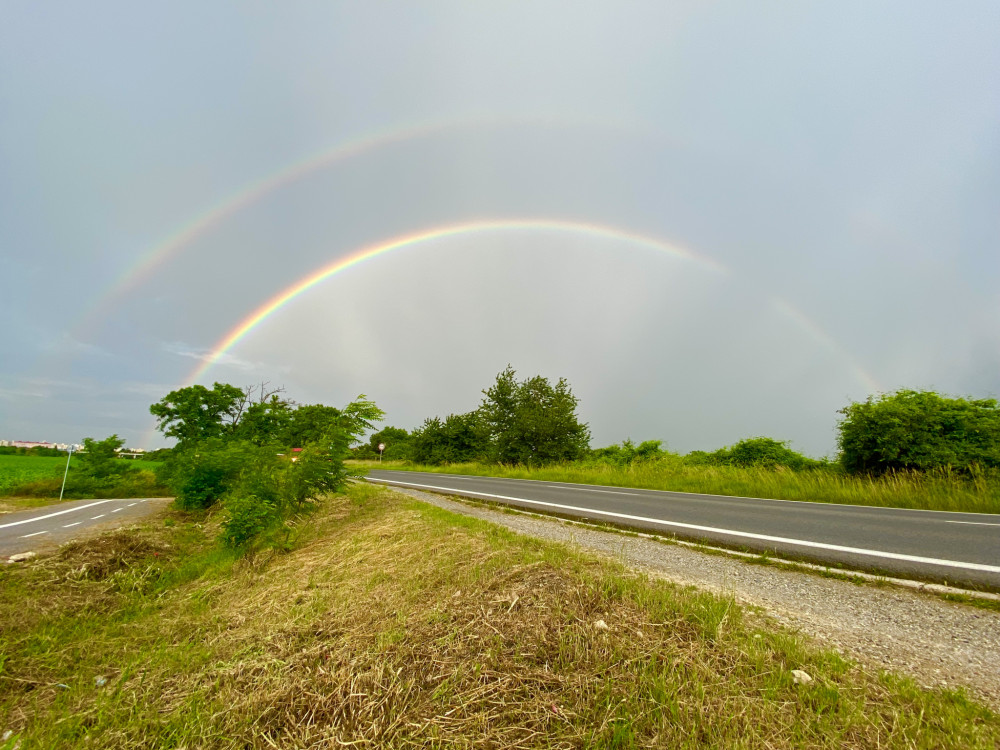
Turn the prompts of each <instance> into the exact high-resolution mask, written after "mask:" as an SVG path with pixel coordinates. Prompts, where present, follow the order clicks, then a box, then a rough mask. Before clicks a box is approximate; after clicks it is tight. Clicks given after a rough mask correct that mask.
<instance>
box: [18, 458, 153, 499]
mask: <svg viewBox="0 0 1000 750" xmlns="http://www.w3.org/2000/svg"><path fill="white" fill-rule="evenodd" d="M123 460H124V459H123ZM74 463H75V459H71V460H70V472H71V473H72V472H73V469H74ZM129 466H135V467H136V468H138V469H148V470H153V469H155V468H156V466H157V464H156V462H155V461H142V460H130V461H129ZM65 468H66V457H65V456H3V455H0V496H2V495H9V494H11V492H12V491H13V490H14V489H15V488H17V487H19V486H21V485H23V484H27V483H28V482H34V481H36V480H38V479H50V478H52V477H61V476H62V473H63V470H64V469H65Z"/></svg>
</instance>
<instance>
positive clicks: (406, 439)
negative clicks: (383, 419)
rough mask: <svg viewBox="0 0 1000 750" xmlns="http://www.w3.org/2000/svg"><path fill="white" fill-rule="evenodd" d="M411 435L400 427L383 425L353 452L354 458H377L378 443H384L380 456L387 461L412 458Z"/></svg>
mask: <svg viewBox="0 0 1000 750" xmlns="http://www.w3.org/2000/svg"><path fill="white" fill-rule="evenodd" d="M412 440H413V436H412V435H410V433H409V432H408V431H406V430H404V429H403V428H402V427H391V426H390V427H383V428H382V429H381V430H379V431H378V432H373V433H372V434H371V436H369V438H368V442H367V443H365V444H364V445H362V446H361V447H360V448H358V450H357V451H356V452H355V457H356V458H378V456H379V450H378V446H379V444H380V443H381V444H384V445H385V451H383V453H382V457H383V458H384V459H386V460H389V461H400V460H402V461H407V460H411V459H412V458H413V445H412Z"/></svg>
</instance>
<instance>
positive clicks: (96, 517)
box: [90, 513, 108, 521]
mask: <svg viewBox="0 0 1000 750" xmlns="http://www.w3.org/2000/svg"><path fill="white" fill-rule="evenodd" d="M106 515H108V514H107V513H101V515H99V516H94V517H93V518H91V519H90V520H91V521H96V520H97V519H98V518H104V517H105V516H106Z"/></svg>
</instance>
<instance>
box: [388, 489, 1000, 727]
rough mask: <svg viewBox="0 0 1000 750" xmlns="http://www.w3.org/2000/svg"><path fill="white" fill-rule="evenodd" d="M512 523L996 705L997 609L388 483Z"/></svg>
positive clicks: (999, 688) (999, 690) (879, 665)
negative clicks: (753, 561) (749, 607)
mask: <svg viewBox="0 0 1000 750" xmlns="http://www.w3.org/2000/svg"><path fill="white" fill-rule="evenodd" d="M387 489H391V491H393V492H400V493H402V494H405V495H409V496H410V497H413V498H416V499H418V500H422V501H424V502H427V503H431V504H433V505H436V506H438V507H440V508H444V509H446V510H450V511H453V512H455V513H461V514H463V515H467V516H473V517H476V518H480V519H483V520H486V521H490V522H492V523H496V524H498V525H500V526H504V527H506V528H508V529H510V530H512V531H515V532H518V533H521V534H526V535H529V536H533V537H538V538H541V539H547V540H551V541H556V542H563V543H568V544H571V545H574V546H576V547H579V548H580V549H583V550H587V551H590V552H595V553H598V554H602V555H605V556H607V557H611V558H614V559H615V560H617V561H619V562H621V563H623V564H625V565H628V566H630V567H632V568H636V569H639V570H642V571H644V572H646V573H648V574H650V575H653V576H657V577H659V578H664V579H667V580H670V581H673V582H675V583H678V584H682V585H693V586H697V587H699V588H702V589H708V590H711V591H714V592H717V593H721V594H725V595H728V596H732V597H734V598H735V599H736V600H737V601H739V602H741V603H743V604H749V605H752V606H756V607H760V608H761V609H763V610H764V611H765V612H766V613H767V614H769V615H770V616H772V617H773V618H775V619H776V620H778V621H779V622H781V623H783V624H785V625H788V626H790V627H791V628H793V629H794V630H797V631H799V632H800V633H802V634H803V635H806V636H809V637H811V638H813V639H815V640H816V641H818V642H819V643H821V644H823V645H827V646H832V647H834V648H836V649H838V650H839V651H840V652H842V653H843V654H844V655H846V656H850V657H851V658H853V659H855V660H857V661H858V662H859V663H861V664H863V665H865V666H867V667H869V668H871V669H875V670H881V669H885V670H891V671H893V672H897V673H901V674H907V675H909V676H911V677H913V678H914V679H916V680H917V682H919V683H920V684H922V685H925V686H927V687H948V688H965V689H967V690H968V691H969V692H970V694H972V695H973V696H975V697H977V698H979V699H980V700H982V701H984V702H985V703H986V704H988V705H990V706H991V707H992V708H994V709H995V710H1000V667H998V665H1000V613H998V612H994V611H990V610H981V609H976V608H974V607H970V606H967V605H963V604H958V603H953V602H948V601H945V600H942V599H940V598H938V597H935V596H931V595H927V594H921V593H918V592H914V591H908V590H905V589H900V588H897V587H894V586H875V585H858V584H855V583H851V582H849V581H844V580H840V579H835V578H825V577H822V576H819V575H815V574H811V573H805V572H800V571H797V570H787V569H783V568H779V567H773V566H762V565H754V564H751V563H746V562H742V561H740V560H738V559H734V558H731V557H728V556H723V555H715V554H708V553H705V552H700V551H697V550H694V549H691V548H689V547H684V546H680V545H675V544H664V543H661V542H657V541H653V540H650V539H644V538H641V537H633V536H626V535H623V534H618V533H614V532H605V531H600V530H596V529H588V528H583V527H580V526H578V525H571V524H568V523H565V522H563V521H561V520H559V519H547V518H538V517H534V516H529V515H523V514H515V513H510V512H503V511H500V510H496V509H493V508H489V507H485V506H481V505H476V504H472V503H464V502H456V501H453V500H448V499H446V498H444V497H442V496H440V495H432V494H430V493H427V492H420V491H417V490H411V489H406V488H400V487H392V488H387Z"/></svg>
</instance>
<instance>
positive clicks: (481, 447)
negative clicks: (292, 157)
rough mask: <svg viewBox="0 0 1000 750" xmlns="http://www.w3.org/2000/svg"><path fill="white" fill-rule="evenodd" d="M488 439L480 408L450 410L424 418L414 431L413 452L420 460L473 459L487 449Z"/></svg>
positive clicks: (422, 462)
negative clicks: (436, 415) (445, 414)
mask: <svg viewBox="0 0 1000 750" xmlns="http://www.w3.org/2000/svg"><path fill="white" fill-rule="evenodd" d="M485 442H486V441H485V439H484V435H483V432H482V426H481V423H480V420H479V414H478V413H477V412H469V413H468V414H449V415H448V416H447V417H446V418H445V419H444V421H442V420H441V419H439V418H438V417H431V418H429V419H426V420H424V423H423V425H422V426H421V427H420V428H419V429H416V430H414V431H413V438H412V447H411V455H412V457H413V460H414V461H416V462H417V463H421V464H431V465H438V464H455V463H462V462H465V461H474V460H476V459H477V458H480V457H481V456H482V455H483V453H484V451H485Z"/></svg>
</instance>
